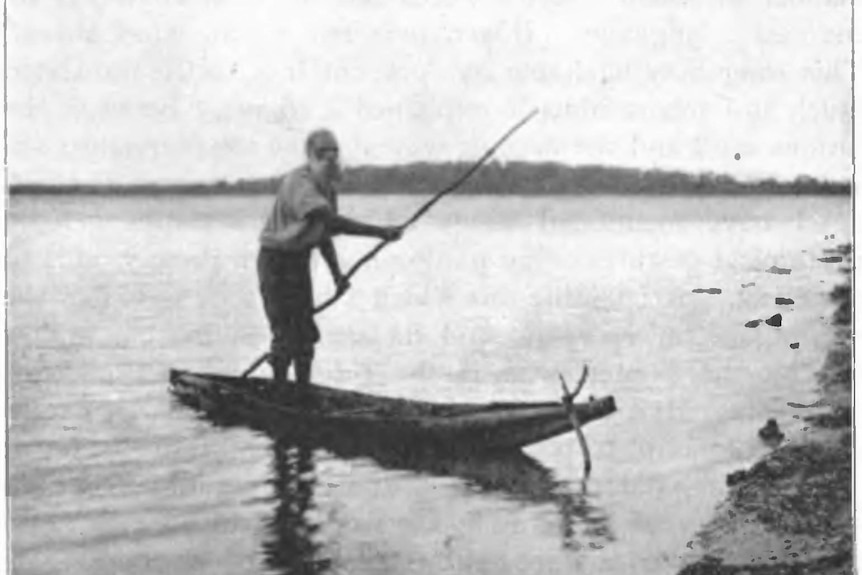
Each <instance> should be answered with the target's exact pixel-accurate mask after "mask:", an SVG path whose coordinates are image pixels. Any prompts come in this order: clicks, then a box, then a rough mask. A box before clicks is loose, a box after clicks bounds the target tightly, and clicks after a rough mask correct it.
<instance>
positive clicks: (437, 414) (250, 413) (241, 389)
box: [170, 370, 616, 452]
mask: <svg viewBox="0 0 862 575" xmlns="http://www.w3.org/2000/svg"><path fill="white" fill-rule="evenodd" d="M170 383H171V391H172V392H173V393H174V395H175V396H176V397H177V398H178V399H179V400H180V401H181V402H183V403H184V404H186V405H189V406H192V407H194V408H196V409H198V410H199V411H201V412H202V413H204V414H205V415H206V416H207V418H209V419H211V420H218V421H219V422H221V423H230V424H240V425H246V426H249V427H252V428H255V429H260V430H262V431H266V432H267V433H269V434H274V435H284V436H291V437H307V438H309V439H315V440H317V441H321V442H324V443H325V442H326V441H327V440H335V439H338V441H340V442H342V443H343V442H344V440H345V438H347V440H348V441H349V440H350V438H354V439H355V440H356V441H363V442H367V441H369V440H372V441H374V442H376V443H378V444H386V445H388V446H390V447H391V448H396V449H397V448H406V449H417V448H420V447H421V448H428V449H432V450H435V451H446V452H478V451H488V450H512V449H520V448H522V447H525V446H527V445H530V444H533V443H537V442H540V441H543V440H546V439H549V438H551V437H554V436H556V435H560V434H562V433H566V432H567V431H570V430H572V429H573V428H572V424H571V421H570V419H569V417H568V414H567V411H566V408H565V407H564V406H563V404H562V403H561V402H546V403H514V402H511V403H491V404H469V403H449V404H444V403H432V402H422V401H409V400H405V399H400V398H391V397H383V396H377V395H372V394H365V393H360V392H354V391H345V390H339V389H335V388H331V387H325V386H320V385H312V386H311V387H310V390H309V393H308V394H306V395H305V397H304V398H300V397H298V396H297V395H296V393H295V389H296V388H295V386H293V385H288V386H285V387H281V388H279V387H276V386H275V384H274V383H273V382H272V380H269V379H263V378H247V379H240V378H237V377H229V376H223V375H218V374H203V373H193V372H189V371H182V370H171V373H170ZM574 409H575V412H576V413H577V415H578V419H579V421H580V422H581V424H582V425H583V424H586V423H588V422H590V421H592V420H594V419H598V418H600V417H604V416H606V415H609V414H611V413H613V412H614V411H616V405H615V402H614V398H613V397H612V396H607V397H604V398H601V399H598V400H593V401H590V402H587V403H576V404H575V405H574Z"/></svg>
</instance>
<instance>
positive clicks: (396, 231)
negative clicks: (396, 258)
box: [380, 226, 404, 242]
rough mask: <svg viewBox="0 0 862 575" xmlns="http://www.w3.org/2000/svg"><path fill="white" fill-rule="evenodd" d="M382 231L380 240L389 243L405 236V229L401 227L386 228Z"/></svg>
mask: <svg viewBox="0 0 862 575" xmlns="http://www.w3.org/2000/svg"><path fill="white" fill-rule="evenodd" d="M380 229H381V231H380V239H381V240H384V241H387V242H395V241H398V240H400V239H401V236H402V235H404V228H402V227H401V226H384V227H382V228H380Z"/></svg>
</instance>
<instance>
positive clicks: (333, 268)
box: [320, 236, 350, 292]
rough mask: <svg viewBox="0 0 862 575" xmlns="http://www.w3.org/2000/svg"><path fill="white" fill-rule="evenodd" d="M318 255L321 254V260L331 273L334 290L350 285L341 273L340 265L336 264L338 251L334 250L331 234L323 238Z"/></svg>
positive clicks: (340, 289)
mask: <svg viewBox="0 0 862 575" xmlns="http://www.w3.org/2000/svg"><path fill="white" fill-rule="evenodd" d="M320 255H321V256H323V260H324V261H325V262H326V265H327V266H328V267H329V271H330V272H331V273H332V281H333V282H335V288H336V290H337V291H339V292H342V291H345V290H346V289H347V288H348V287H350V282H349V281H348V280H347V278H346V277H344V275H342V273H341V266H340V265H339V264H338V253H337V252H336V251H335V243H334V242H333V241H332V237H331V236H327V238H326V239H325V240H323V243H321V244H320Z"/></svg>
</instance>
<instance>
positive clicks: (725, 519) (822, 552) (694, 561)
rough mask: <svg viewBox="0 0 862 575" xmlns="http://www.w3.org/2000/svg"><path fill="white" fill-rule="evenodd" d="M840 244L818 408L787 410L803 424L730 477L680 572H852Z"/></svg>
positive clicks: (848, 389) (846, 299)
mask: <svg viewBox="0 0 862 575" xmlns="http://www.w3.org/2000/svg"><path fill="white" fill-rule="evenodd" d="M839 251H840V253H842V255H844V256H845V257H847V258H848V260H850V262H849V263H850V265H851V268H844V269H843V271H844V272H845V273H846V274H847V279H846V280H845V281H843V282H841V283H839V284H837V285H836V286H835V288H834V289H833V290H832V292H831V299H832V301H833V302H834V303H835V304H836V309H835V311H834V313H833V316H832V324H833V325H834V326H835V336H834V339H833V342H832V345H831V347H830V348H829V350H828V351H827V353H826V358H825V360H824V364H823V367H822V368H821V369H820V371H819V372H818V374H817V384H818V390H819V396H820V399H819V401H818V402H817V403H816V404H815V405H814V406H810V407H809V409H814V411H816V413H813V414H811V415H805V414H800V415H794V416H793V417H794V419H797V420H799V422H800V423H801V424H802V425H803V427H802V428H801V429H802V432H803V433H801V434H793V437H792V438H791V439H787V440H784V443H783V444H782V445H781V446H779V447H776V448H775V449H774V450H773V451H771V452H770V453H768V454H767V455H765V456H764V457H762V458H761V459H760V460H759V461H758V462H757V463H755V464H754V465H752V466H751V467H749V468H747V469H744V470H739V471H735V472H733V473H731V474H729V475H728V476H727V485H728V493H727V495H726V497H725V498H724V500H723V501H721V503H720V504H719V505H718V507H717V509H716V511H715V514H714V515H713V517H712V519H711V520H710V521H708V522H707V523H706V525H704V526H703V527H702V528H701V530H700V531H699V532H698V533H697V534H696V536H695V538H694V545H693V546H692V551H691V552H690V553H688V557H686V559H687V560H688V561H687V564H686V565H685V567H683V568H682V569H681V570H680V571H679V572H678V573H679V575H743V574H750V575H755V574H758V575H778V574H782V575H784V574H800V575H801V574H807V573H812V574H813V573H817V574H835V575H838V574H842V575H850V574H851V573H853V572H854V571H853V536H854V532H853V506H852V490H853V484H852V471H853V429H852V415H853V414H852V411H853V404H852V382H853V365H852V349H851V339H850V337H851V330H852V311H851V310H852V288H851V284H850V282H851V278H850V273H851V272H850V270H851V269H852V259H851V258H852V251H851V247H850V245H846V244H845V245H843V246H840V247H839ZM752 432H754V430H752Z"/></svg>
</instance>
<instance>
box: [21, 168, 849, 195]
mask: <svg viewBox="0 0 862 575" xmlns="http://www.w3.org/2000/svg"><path fill="white" fill-rule="evenodd" d="M471 165H472V164H471V163H468V162H444V163H426V162H421V163H413V164H404V165H398V166H360V167H355V168H348V169H346V170H345V177H344V186H343V191H344V192H345V193H369V194H432V193H434V192H437V191H439V190H442V189H443V188H445V187H446V186H448V185H450V184H451V183H452V182H454V181H455V180H456V179H457V178H458V177H459V176H460V175H461V174H463V173H464V172H465V171H466V170H467V169H468V168H469V167H470V166H471ZM279 181H280V176H274V177H270V178H261V179H254V180H238V181H236V182H225V181H220V182H216V183H212V184H182V185H157V184H135V185H92V186H91V185H71V186H58V185H41V184H16V185H12V186H11V187H10V190H9V191H10V194H12V195H16V194H146V195H156V194H183V195H195V194H196V195H211V194H219V195H221V194H272V193H274V192H275V190H276V188H277V186H278V183H279ZM459 193H465V194H471V193H472V194H496V195H577V194H655V195H671V194H847V195H849V194H850V183H849V182H844V183H842V182H829V181H821V180H817V179H814V178H810V177H807V176H800V177H798V178H796V179H795V180H793V181H790V182H779V181H777V180H774V179H767V180H760V181H756V182H739V181H737V180H735V179H734V178H731V177H730V176H727V175H722V174H713V173H705V174H687V173H683V172H672V171H663V170H638V169H631V168H612V167H606V166H577V167H572V166H567V165H564V164H559V163H552V162H544V163H532V162H507V163H505V164H502V163H500V162H497V161H492V162H490V163H489V164H487V165H485V166H483V167H482V168H481V169H480V170H479V171H478V172H477V173H476V174H474V175H473V177H472V178H470V179H469V180H468V181H467V182H466V183H465V184H464V186H463V187H462V188H461V190H460V191H459Z"/></svg>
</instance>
